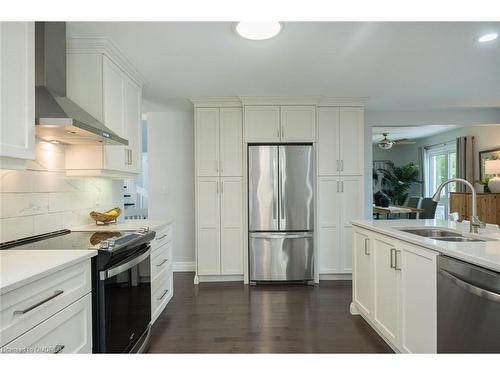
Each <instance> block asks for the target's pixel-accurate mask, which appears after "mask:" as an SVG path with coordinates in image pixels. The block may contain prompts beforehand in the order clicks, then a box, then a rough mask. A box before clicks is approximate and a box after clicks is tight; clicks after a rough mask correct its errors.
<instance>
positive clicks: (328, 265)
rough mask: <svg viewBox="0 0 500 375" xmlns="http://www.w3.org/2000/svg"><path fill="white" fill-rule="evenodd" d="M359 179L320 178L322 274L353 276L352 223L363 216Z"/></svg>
mask: <svg viewBox="0 0 500 375" xmlns="http://www.w3.org/2000/svg"><path fill="white" fill-rule="evenodd" d="M362 183H363V182H362V178H361V177H360V176H345V177H338V176H321V177H319V178H318V205H317V207H318V213H319V215H318V217H319V265H320V269H319V273H320V274H349V273H351V272H352V225H351V221H352V220H354V219H359V218H360V217H362V216H363V207H362V200H361V199H360V197H361V196H362Z"/></svg>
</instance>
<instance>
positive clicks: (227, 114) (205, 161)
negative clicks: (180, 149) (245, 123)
mask: <svg viewBox="0 0 500 375" xmlns="http://www.w3.org/2000/svg"><path fill="white" fill-rule="evenodd" d="M195 123H196V125H195V129H196V130H195V133H196V174H197V176H241V175H242V118H241V108H197V109H196V121H195Z"/></svg>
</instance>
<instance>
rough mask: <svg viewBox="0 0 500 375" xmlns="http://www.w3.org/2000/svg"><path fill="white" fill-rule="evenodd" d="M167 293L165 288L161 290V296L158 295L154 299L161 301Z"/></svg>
mask: <svg viewBox="0 0 500 375" xmlns="http://www.w3.org/2000/svg"><path fill="white" fill-rule="evenodd" d="M167 293H168V289H165V290H164V291H163V293H162V294H161V296H159V297H158V298H157V299H156V300H157V301H161V300H162V299H163V297H165V296H166V295H167Z"/></svg>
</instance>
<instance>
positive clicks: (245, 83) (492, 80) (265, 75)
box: [68, 22, 500, 110]
mask: <svg viewBox="0 0 500 375" xmlns="http://www.w3.org/2000/svg"><path fill="white" fill-rule="evenodd" d="M492 30H496V31H498V32H500V23H499V22H496V23H495V22H490V23H475V22H466V23H456V22H443V23H434V22H429V23H352V22H286V23H284V28H283V31H282V33H281V34H279V35H278V36H277V37H275V38H273V39H270V40H267V41H249V40H245V39H242V38H240V37H238V36H237V35H235V34H234V32H233V31H232V24H231V23H228V22H150V23H144V22H103V23H99V22H71V23H68V35H69V36H107V37H110V38H111V39H112V40H113V41H114V42H115V43H116V44H117V45H118V47H119V48H120V49H121V50H122V51H123V52H124V53H125V54H126V56H127V57H128V58H129V59H130V61H131V62H132V63H133V64H134V65H135V66H136V68H137V69H138V70H139V71H140V72H141V73H142V74H143V76H144V77H145V78H146V80H147V84H146V86H145V88H144V96H145V98H146V99H147V100H149V101H152V102H156V103H161V104H165V105H171V106H177V107H179V108H181V107H184V108H186V103H187V101H186V99H185V98H188V97H200V96H235V95H247V96H264V95H265V96H267V95H269V96H301V95H325V96H360V97H369V101H368V108H369V109H375V110H395V109H398V110H400V109H431V108H442V107H449V106H453V107H455V106H460V107H462V106H464V107H467V106H479V107H500V40H497V41H496V42H493V43H489V44H483V45H480V44H478V43H476V42H475V41H474V38H475V37H477V36H478V35H480V34H482V33H484V32H488V31H492Z"/></svg>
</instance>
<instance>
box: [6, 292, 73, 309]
mask: <svg viewBox="0 0 500 375" xmlns="http://www.w3.org/2000/svg"><path fill="white" fill-rule="evenodd" d="M63 293H64V291H63V290H55V291H54V294H52V295H51V296H50V297H47V298H45V299H43V300H41V301H40V302H37V303H35V304H34V305H31V306H30V307H28V308H26V309H24V310H16V311H14V315H23V314H26V313H27V312H29V311H31V310H33V309H36V308H37V307H38V306H41V305H43V304H44V303H46V302H49V301H50V300H51V299H54V298H56V297H57V296H59V295H61V294H63Z"/></svg>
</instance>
